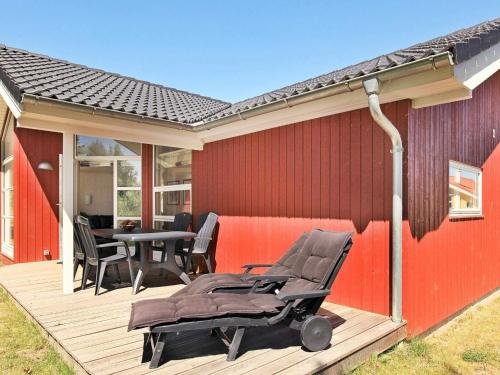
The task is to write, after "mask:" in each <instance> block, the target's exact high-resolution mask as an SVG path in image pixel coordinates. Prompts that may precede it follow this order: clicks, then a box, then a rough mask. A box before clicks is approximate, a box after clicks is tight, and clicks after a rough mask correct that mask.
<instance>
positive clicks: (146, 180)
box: [142, 144, 153, 228]
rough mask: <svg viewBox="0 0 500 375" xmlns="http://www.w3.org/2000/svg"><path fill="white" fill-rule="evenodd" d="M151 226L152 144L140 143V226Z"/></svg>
mask: <svg viewBox="0 0 500 375" xmlns="http://www.w3.org/2000/svg"><path fill="white" fill-rule="evenodd" d="M152 226H153V146H151V145H147V144H143V145H142V227H143V228H151V227H152Z"/></svg>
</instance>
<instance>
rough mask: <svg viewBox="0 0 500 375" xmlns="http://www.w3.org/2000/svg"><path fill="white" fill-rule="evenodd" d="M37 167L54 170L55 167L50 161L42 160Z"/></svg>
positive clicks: (43, 169)
mask: <svg viewBox="0 0 500 375" xmlns="http://www.w3.org/2000/svg"><path fill="white" fill-rule="evenodd" d="M37 168H38V169H40V170H42V171H53V170H54V167H53V166H52V164H50V163H49V162H48V161H42V162H41V163H40V164H38V167H37Z"/></svg>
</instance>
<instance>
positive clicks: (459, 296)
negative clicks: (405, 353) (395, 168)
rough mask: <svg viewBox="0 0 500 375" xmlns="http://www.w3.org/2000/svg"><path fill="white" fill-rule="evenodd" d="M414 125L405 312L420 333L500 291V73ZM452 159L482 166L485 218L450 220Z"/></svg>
mask: <svg viewBox="0 0 500 375" xmlns="http://www.w3.org/2000/svg"><path fill="white" fill-rule="evenodd" d="M408 122H409V139H410V142H409V147H408V154H409V157H408V158H409V174H408V183H409V190H410V195H409V199H408V202H407V204H408V207H409V212H410V216H409V225H407V227H406V232H405V268H404V295H403V296H404V309H403V314H404V317H405V318H406V319H407V320H408V321H409V329H410V331H411V332H412V333H414V334H418V333H420V332H422V331H424V330H426V329H427V328H429V327H431V326H433V325H435V324H437V323H439V322H441V321H442V320H443V319H446V318H447V317H449V316H450V315H452V314H453V313H455V312H456V311H458V310H460V309H462V308H463V307H465V306H467V305H468V304H470V303H472V302H473V301H475V300H477V299H479V298H480V297H481V296H483V295H485V294H486V293H488V292H489V291H491V290H493V289H495V288H497V287H498V286H499V285H500V271H499V270H500V147H499V146H498V143H499V137H500V74H499V73H497V74H496V75H494V76H493V77H492V78H490V79H489V80H487V81H486V82H485V83H483V84H482V85H481V86H479V87H478V88H477V89H476V90H474V92H473V97H472V99H470V100H466V101H461V102H456V103H450V104H445V105H439V106H434V107H428V108H424V109H419V110H411V111H410V112H409V120H408ZM493 129H495V131H496V138H493ZM449 160H456V161H459V162H463V163H466V164H470V165H473V166H476V167H482V168H483V213H484V218H482V219H472V220H451V219H449V218H448V162H449Z"/></svg>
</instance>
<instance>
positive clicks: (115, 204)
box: [74, 136, 144, 228]
mask: <svg viewBox="0 0 500 375" xmlns="http://www.w3.org/2000/svg"><path fill="white" fill-rule="evenodd" d="M97 138H99V137H97ZM75 144H76V136H75ZM74 155H75V159H76V160H79V161H106V162H110V163H112V165H113V226H114V227H115V228H117V227H118V222H119V221H123V220H135V221H141V225H142V207H143V204H144V203H143V201H142V193H141V216H118V191H120V190H122V191H123V190H125V191H127V190H136V191H141V192H142V185H143V182H142V173H141V186H131V187H126V186H118V162H119V161H124V160H125V161H127V160H130V161H139V162H140V163H141V162H142V152H141V155H139V156H137V155H133V156H132V155H128V156H114V155H109V156H107V155H106V156H83V155H80V156H79V155H77V154H76V147H75V153H74ZM141 167H142V165H141ZM141 171H142V169H141Z"/></svg>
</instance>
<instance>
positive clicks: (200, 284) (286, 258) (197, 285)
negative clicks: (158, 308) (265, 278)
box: [173, 233, 308, 297]
mask: <svg viewBox="0 0 500 375" xmlns="http://www.w3.org/2000/svg"><path fill="white" fill-rule="evenodd" d="M307 237H308V234H307V233H303V234H302V235H301V236H300V237H299V238H298V239H297V241H295V242H294V243H293V244H292V246H291V247H290V249H289V250H288V251H287V252H286V253H285V255H283V257H281V259H279V260H278V261H277V262H276V263H275V264H274V265H273V266H272V267H271V268H269V269H268V270H267V271H266V272H265V274H266V275H289V274H290V272H291V269H292V267H293V265H294V264H295V262H296V260H297V254H298V252H299V250H300V249H302V246H304V243H305V242H306V240H307ZM253 284H254V282H248V281H246V280H245V275H244V274H234V273H208V274H205V275H201V276H200V277H198V278H197V279H195V280H194V281H193V282H192V283H191V284H189V285H186V286H185V287H184V288H182V289H181V290H179V291H178V292H176V293H175V294H173V297H176V296H180V295H193V294H203V293H210V292H213V291H215V290H217V289H231V288H250V287H251V286H252V285H253Z"/></svg>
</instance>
